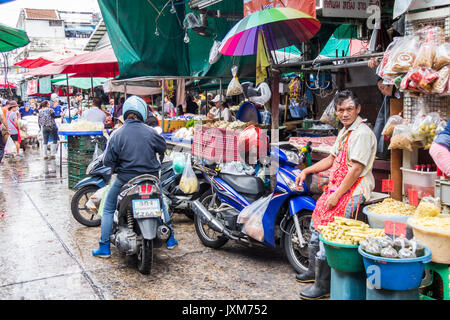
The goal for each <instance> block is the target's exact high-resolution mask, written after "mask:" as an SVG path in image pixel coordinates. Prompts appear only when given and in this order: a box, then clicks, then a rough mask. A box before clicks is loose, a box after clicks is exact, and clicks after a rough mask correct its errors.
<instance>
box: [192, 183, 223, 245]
mask: <svg viewBox="0 0 450 320" xmlns="http://www.w3.org/2000/svg"><path fill="white" fill-rule="evenodd" d="M212 196H213V195H212V192H211V190H208V191H207V192H205V193H204V194H203V195H202V196H201V197H200V199H199V201H200V202H201V204H202V205H203V206H205V208H208V206H209V204H210V202H211V200H212ZM211 214H213V213H211ZM213 215H214V214H213ZM194 225H195V231H196V233H197V236H198V237H199V239H200V241H201V242H202V243H203V245H204V246H206V247H209V248H213V249H218V248H220V247H222V246H223V245H225V243H227V242H228V238H227V237H225V236H224V235H222V234H221V233H219V232H216V231H214V230H212V229H211V228H209V227H208V225H207V224H205V223H203V222H202V220H201V219H200V218H199V217H198V216H197V215H195V216H194ZM205 228H207V229H206V230H205Z"/></svg>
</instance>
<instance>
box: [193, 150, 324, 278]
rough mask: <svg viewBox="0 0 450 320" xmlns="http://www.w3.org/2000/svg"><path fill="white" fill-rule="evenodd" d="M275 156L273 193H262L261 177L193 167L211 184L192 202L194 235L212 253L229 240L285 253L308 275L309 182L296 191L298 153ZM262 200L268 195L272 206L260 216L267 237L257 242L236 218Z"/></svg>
mask: <svg viewBox="0 0 450 320" xmlns="http://www.w3.org/2000/svg"><path fill="white" fill-rule="evenodd" d="M271 156H272V158H275V159H276V160H277V161H278V163H279V167H278V168H277V169H276V186H275V188H274V190H273V192H268V191H266V190H265V189H264V184H263V181H262V180H261V179H260V178H259V177H254V176H242V175H232V174H222V173H220V172H218V171H216V170H214V169H213V168H211V167H208V166H206V165H198V164H196V165H194V168H195V169H198V170H201V171H202V172H203V175H204V177H205V179H206V181H208V182H209V184H210V185H211V188H210V189H209V190H208V191H207V192H206V193H204V194H203V195H202V197H201V198H200V199H199V200H195V201H193V202H192V203H191V207H192V210H193V211H194V213H195V217H194V223H195V230H196V233H197V235H198V237H199V238H200V240H201V242H202V243H203V244H204V245H205V246H207V247H210V248H214V249H217V248H220V247H222V246H223V245H224V244H225V243H227V242H228V240H230V239H231V240H235V241H238V242H241V243H244V244H247V245H255V244H258V245H261V244H262V245H264V246H267V247H271V248H277V247H278V248H283V249H284V251H285V254H286V256H287V258H288V260H289V262H290V263H291V265H292V266H293V268H294V269H295V271H296V272H301V271H305V270H307V268H308V263H309V257H308V243H309V240H310V236H311V233H310V230H309V225H310V221H311V216H312V211H313V210H314V208H315V205H316V201H315V200H314V199H313V198H312V197H311V196H310V194H309V191H308V187H307V183H305V182H304V183H303V186H302V188H301V189H297V188H296V186H295V178H296V176H297V175H298V174H299V173H300V170H299V169H296V168H295V167H296V166H297V165H298V164H299V163H302V161H301V159H300V157H299V156H298V153H295V152H292V151H289V150H281V149H278V148H275V149H274V150H273V151H272V154H271ZM264 196H270V200H267V201H270V202H268V205H267V208H266V209H265V211H264V214H263V216H262V231H261V233H262V232H263V234H264V235H263V237H261V238H262V240H261V241H257V240H255V239H253V238H251V237H250V236H248V235H247V234H245V233H244V232H243V227H244V224H241V223H238V216H239V213H240V212H241V211H242V210H243V209H244V208H246V207H248V206H249V205H250V204H252V203H253V202H255V201H257V200H258V199H261V197H264ZM267 199H269V198H267Z"/></svg>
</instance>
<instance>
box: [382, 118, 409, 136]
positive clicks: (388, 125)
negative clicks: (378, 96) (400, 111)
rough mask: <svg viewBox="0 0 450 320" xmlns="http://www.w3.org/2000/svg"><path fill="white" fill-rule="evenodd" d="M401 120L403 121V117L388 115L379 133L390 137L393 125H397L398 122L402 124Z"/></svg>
mask: <svg viewBox="0 0 450 320" xmlns="http://www.w3.org/2000/svg"><path fill="white" fill-rule="evenodd" d="M403 122H404V120H403V118H402V117H400V116H399V115H394V116H391V117H389V119H388V121H387V122H386V125H385V126H384V128H383V131H382V132H381V134H382V135H385V136H388V137H392V134H393V133H394V128H395V126H396V125H399V124H403Z"/></svg>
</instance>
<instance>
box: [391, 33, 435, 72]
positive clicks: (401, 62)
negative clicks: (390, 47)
mask: <svg viewBox="0 0 450 320" xmlns="http://www.w3.org/2000/svg"><path fill="white" fill-rule="evenodd" d="M418 47H419V38H418V37H416V36H407V37H404V39H403V41H402V42H401V46H399V47H398V49H397V50H396V51H395V54H394V56H393V61H392V71H393V73H397V74H398V73H407V72H408V71H409V70H410V69H411V67H412V66H413V65H414V63H415V61H416V53H417V49H418ZM433 58H434V56H433ZM432 63H433V60H431V64H432Z"/></svg>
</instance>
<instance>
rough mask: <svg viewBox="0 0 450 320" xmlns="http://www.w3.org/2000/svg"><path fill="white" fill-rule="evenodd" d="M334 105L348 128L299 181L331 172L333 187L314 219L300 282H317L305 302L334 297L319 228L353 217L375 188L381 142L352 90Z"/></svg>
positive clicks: (305, 295) (305, 293) (321, 200)
mask: <svg viewBox="0 0 450 320" xmlns="http://www.w3.org/2000/svg"><path fill="white" fill-rule="evenodd" d="M334 102H335V105H336V114H337V116H338V117H339V121H340V122H341V123H342V124H343V125H344V128H342V129H341V130H340V131H339V134H338V137H337V139H336V142H335V144H334V145H333V147H332V150H331V153H330V155H329V156H328V157H327V158H325V159H323V160H321V161H319V162H317V163H316V164H314V165H312V166H310V167H307V168H305V169H304V170H303V171H302V172H301V174H300V175H298V177H297V179H296V185H297V187H299V186H301V185H302V183H303V181H304V180H305V179H306V177H307V175H308V174H311V173H319V172H323V171H326V170H328V169H330V179H329V184H328V185H327V186H326V187H325V190H324V192H323V194H322V195H321V196H320V198H319V199H318V200H317V203H316V208H315V209H314V212H313V215H312V221H311V225H310V229H311V239H310V242H309V246H308V252H309V267H308V270H307V271H306V272H303V273H300V274H298V275H297V280H298V281H299V282H302V283H308V282H314V285H313V286H311V287H310V288H308V289H306V290H304V291H302V292H300V297H301V298H303V299H309V300H313V299H320V298H323V297H327V296H329V294H330V267H329V266H328V263H327V259H326V255H325V250H324V247H323V244H322V243H321V242H320V241H319V230H318V227H319V226H324V225H327V224H328V223H330V222H333V221H334V217H344V216H345V217H346V218H351V217H353V213H354V212H357V211H358V209H359V207H360V205H361V204H362V203H364V201H365V200H366V199H369V198H370V195H371V192H372V190H373V189H374V187H375V180H374V177H373V175H372V166H373V162H374V160H375V154H376V148H377V140H376V138H375V135H374V134H373V132H372V130H371V129H370V128H369V127H368V126H367V125H366V124H365V123H364V120H363V119H362V118H361V117H360V116H359V113H360V112H361V104H360V103H359V100H358V98H357V97H356V96H355V95H354V94H353V92H351V91H349V90H344V91H341V92H338V93H337V94H336V96H335V97H334Z"/></svg>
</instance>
